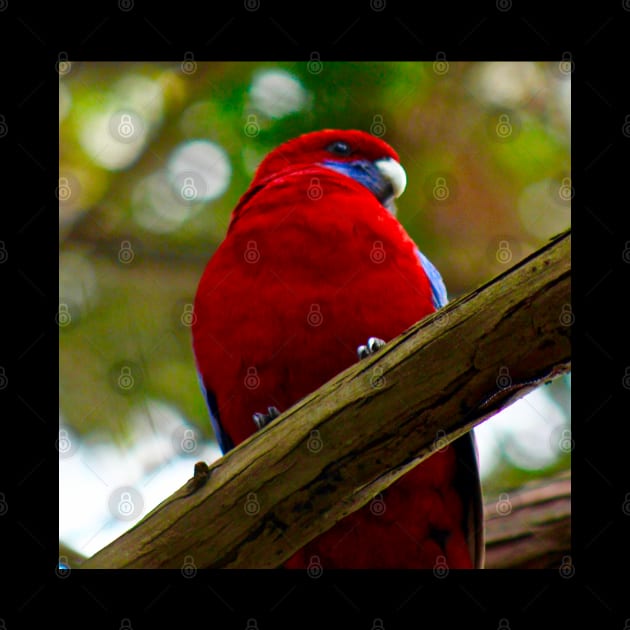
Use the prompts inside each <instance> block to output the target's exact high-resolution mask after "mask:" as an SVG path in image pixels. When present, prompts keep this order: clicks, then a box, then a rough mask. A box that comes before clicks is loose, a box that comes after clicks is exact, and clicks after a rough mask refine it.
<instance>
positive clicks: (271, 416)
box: [252, 407, 280, 431]
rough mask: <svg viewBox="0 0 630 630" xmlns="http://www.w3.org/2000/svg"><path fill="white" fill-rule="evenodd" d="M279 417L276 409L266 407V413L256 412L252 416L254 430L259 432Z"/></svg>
mask: <svg viewBox="0 0 630 630" xmlns="http://www.w3.org/2000/svg"><path fill="white" fill-rule="evenodd" d="M279 415H280V411H278V408H277V407H267V413H259V412H256V413H255V414H253V415H252V418H253V420H254V424H255V425H256V428H257V429H258V430H259V431H260V430H261V429H262V428H264V427H266V426H267V425H268V424H269V423H270V422H271V421H272V420H275V419H276V418H277V417H278V416H279Z"/></svg>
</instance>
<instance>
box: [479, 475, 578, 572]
mask: <svg viewBox="0 0 630 630" xmlns="http://www.w3.org/2000/svg"><path fill="white" fill-rule="evenodd" d="M484 522H485V526H486V566H487V567H488V568H489V569H551V568H555V569H557V568H559V567H560V566H562V565H563V564H564V563H565V559H566V557H567V556H569V554H570V553H571V475H570V473H569V474H563V475H560V476H558V477H556V478H555V479H551V480H550V479H545V480H543V481H537V482H535V483H532V484H529V485H528V486H525V487H523V488H520V489H519V490H518V491H517V492H516V493H514V494H513V495H508V496H506V497H501V498H499V500H498V501H492V502H488V503H486V505H485V508H484Z"/></svg>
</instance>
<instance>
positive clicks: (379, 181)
mask: <svg viewBox="0 0 630 630" xmlns="http://www.w3.org/2000/svg"><path fill="white" fill-rule="evenodd" d="M321 165H322V166H325V167H326V168H329V169H331V170H333V171H337V172H338V173H342V174H343V175H347V176H348V177H352V179H354V180H355V181H357V182H359V183H360V184H363V186H365V187H366V188H367V189H368V190H369V191H370V192H372V194H373V195H374V196H375V197H376V198H377V199H378V200H379V201H380V202H381V203H382V204H383V205H384V206H385V207H387V204H388V203H390V201H391V200H392V199H393V197H394V191H393V189H392V185H391V184H390V183H389V182H388V181H387V180H386V179H385V178H384V177H383V175H382V174H381V172H380V171H379V170H378V168H376V166H374V164H373V163H372V162H370V161H369V160H357V161H356V162H334V161H332V160H326V161H324V162H322V164H321Z"/></svg>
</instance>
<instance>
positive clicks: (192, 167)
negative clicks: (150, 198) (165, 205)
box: [167, 140, 232, 203]
mask: <svg viewBox="0 0 630 630" xmlns="http://www.w3.org/2000/svg"><path fill="white" fill-rule="evenodd" d="M167 169H168V177H169V181H170V182H171V186H172V187H173V191H174V193H175V195H176V196H178V197H179V198H180V199H181V200H182V201H183V202H186V203H193V202H195V201H207V200H209V199H216V198H217V197H220V196H221V195H222V194H223V193H224V192H225V191H226V190H227V187H228V185H229V183H230V178H231V176H232V166H231V164H230V160H229V158H228V156H227V153H226V152H225V151H224V149H223V148H222V147H220V146H219V145H218V144H215V143H214V142H209V141H207V140H193V141H191V142H186V143H184V144H182V145H180V146H179V147H178V148H177V149H175V151H174V152H173V154H172V155H171V158H170V160H169V162H168V166H167Z"/></svg>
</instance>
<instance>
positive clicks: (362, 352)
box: [357, 337, 385, 359]
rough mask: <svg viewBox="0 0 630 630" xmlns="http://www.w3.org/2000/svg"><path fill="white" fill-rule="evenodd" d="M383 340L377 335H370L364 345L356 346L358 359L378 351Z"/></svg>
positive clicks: (383, 343)
mask: <svg viewBox="0 0 630 630" xmlns="http://www.w3.org/2000/svg"><path fill="white" fill-rule="evenodd" d="M384 345H385V342H384V341H383V340H382V339H379V338H378V337H370V338H369V339H368V340H367V344H366V345H364V346H359V347H358V348H357V354H358V355H359V359H365V358H366V357H369V356H370V355H372V354H374V353H376V352H378V351H379V350H380V349H381V348H382V347H383V346H384Z"/></svg>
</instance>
